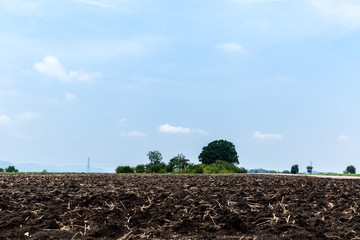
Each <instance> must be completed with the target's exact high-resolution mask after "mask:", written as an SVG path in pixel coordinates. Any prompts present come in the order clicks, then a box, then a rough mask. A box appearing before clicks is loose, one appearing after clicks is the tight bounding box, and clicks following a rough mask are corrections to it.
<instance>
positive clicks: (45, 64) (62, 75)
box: [34, 55, 100, 82]
mask: <svg viewBox="0 0 360 240" xmlns="http://www.w3.org/2000/svg"><path fill="white" fill-rule="evenodd" d="M34 69H35V70H36V71H37V72H38V73H40V74H42V75H44V76H46V77H50V78H57V79H59V80H60V81H64V82H70V81H92V80H94V79H96V78H99V77H100V74H99V73H94V74H88V73H86V72H83V71H72V70H70V71H68V72H67V71H66V70H65V68H64V67H63V65H62V64H61V63H60V62H59V60H58V59H57V58H56V57H54V56H50V55H48V56H46V57H45V58H44V59H43V61H42V62H37V63H34Z"/></svg>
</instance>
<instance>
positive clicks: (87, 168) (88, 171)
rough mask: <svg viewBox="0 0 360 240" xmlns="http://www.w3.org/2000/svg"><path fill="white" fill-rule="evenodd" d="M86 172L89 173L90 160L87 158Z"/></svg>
mask: <svg viewBox="0 0 360 240" xmlns="http://www.w3.org/2000/svg"><path fill="white" fill-rule="evenodd" d="M87 172H88V173H90V158H88V164H87Z"/></svg>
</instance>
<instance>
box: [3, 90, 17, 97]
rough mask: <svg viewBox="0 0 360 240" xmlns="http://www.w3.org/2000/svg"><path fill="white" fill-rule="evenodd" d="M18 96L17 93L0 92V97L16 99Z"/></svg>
mask: <svg viewBox="0 0 360 240" xmlns="http://www.w3.org/2000/svg"><path fill="white" fill-rule="evenodd" d="M19 95H20V93H19V92H17V91H0V97H18V96H19Z"/></svg>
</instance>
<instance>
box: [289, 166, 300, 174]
mask: <svg viewBox="0 0 360 240" xmlns="http://www.w3.org/2000/svg"><path fill="white" fill-rule="evenodd" d="M290 172H291V173H292V174H298V173H299V165H297V164H295V165H292V166H291V170H290Z"/></svg>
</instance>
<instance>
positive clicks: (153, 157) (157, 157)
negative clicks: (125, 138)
mask: <svg viewBox="0 0 360 240" xmlns="http://www.w3.org/2000/svg"><path fill="white" fill-rule="evenodd" d="M147 156H148V157H149V160H150V164H154V165H158V164H160V163H161V160H162V155H161V153H160V152H159V151H150V152H149V153H148V154H147Z"/></svg>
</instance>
